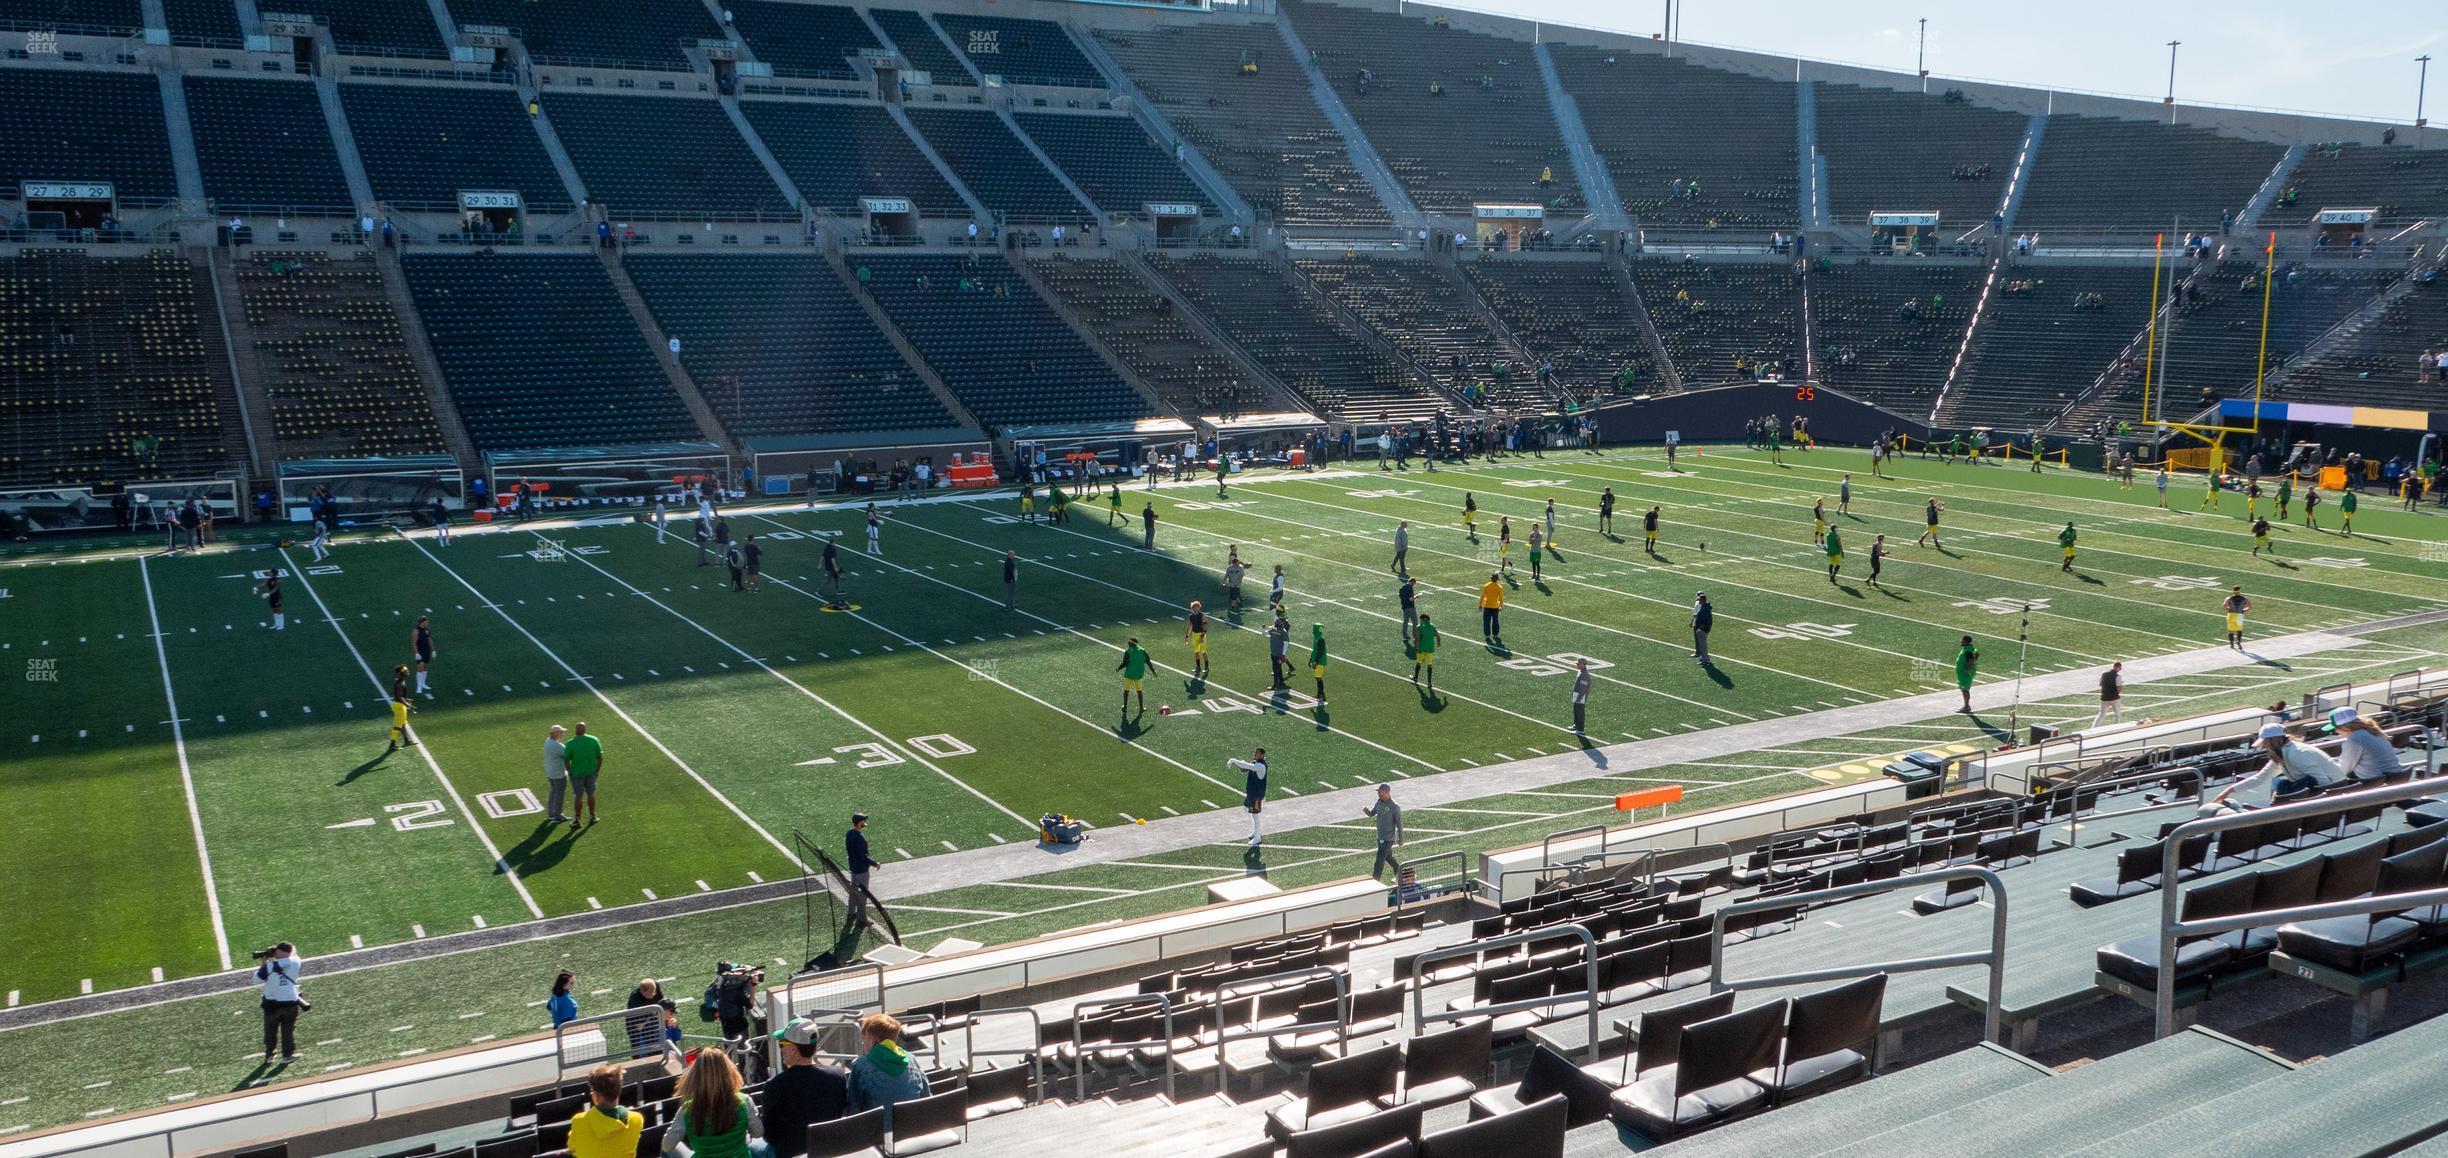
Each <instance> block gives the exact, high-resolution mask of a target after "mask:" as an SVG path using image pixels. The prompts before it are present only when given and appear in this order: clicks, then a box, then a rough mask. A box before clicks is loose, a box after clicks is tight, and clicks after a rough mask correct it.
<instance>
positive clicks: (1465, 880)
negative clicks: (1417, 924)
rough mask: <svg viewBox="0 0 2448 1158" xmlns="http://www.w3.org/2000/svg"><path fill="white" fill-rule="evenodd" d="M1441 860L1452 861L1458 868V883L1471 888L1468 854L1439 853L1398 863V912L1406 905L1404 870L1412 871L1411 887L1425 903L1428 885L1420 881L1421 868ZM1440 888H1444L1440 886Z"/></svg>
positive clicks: (1395, 889) (1396, 872) (1396, 893)
mask: <svg viewBox="0 0 2448 1158" xmlns="http://www.w3.org/2000/svg"><path fill="white" fill-rule="evenodd" d="M1441 860H1452V861H1453V862H1454V864H1455V865H1456V866H1457V871H1458V875H1457V877H1456V878H1455V879H1456V882H1457V883H1459V884H1460V885H1461V886H1462V887H1464V888H1468V887H1470V881H1471V875H1470V855H1469V854H1468V853H1463V852H1438V853H1430V854H1429V855H1427V856H1423V857H1421V858H1419V859H1418V860H1406V861H1396V862H1395V864H1394V908H1395V909H1396V910H1397V911H1400V910H1401V909H1402V907H1403V905H1404V903H1405V901H1404V898H1403V888H1402V874H1403V870H1404V869H1410V870H1411V887H1412V888H1413V889H1414V890H1417V891H1418V892H1419V894H1420V899H1421V900H1423V901H1425V900H1426V899H1427V893H1428V885H1427V884H1426V883H1424V882H1422V881H1421V880H1420V879H1419V866H1421V865H1424V864H1435V863H1436V862H1438V861H1441ZM1439 887H1443V886H1441V885H1440V886H1439Z"/></svg>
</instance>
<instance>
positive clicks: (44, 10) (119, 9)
mask: <svg viewBox="0 0 2448 1158" xmlns="http://www.w3.org/2000/svg"><path fill="white" fill-rule="evenodd" d="M0 21H4V22H5V23H6V24H7V25H8V26H9V27H12V28H29V29H43V30H48V31H53V32H59V33H63V34H72V35H78V36H135V35H137V34H139V33H141V32H143V31H144V26H145V18H144V5H143V4H141V3H139V2H138V0H9V3H8V4H7V5H6V6H5V7H0Z"/></svg>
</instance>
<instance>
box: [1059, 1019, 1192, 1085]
mask: <svg viewBox="0 0 2448 1158" xmlns="http://www.w3.org/2000/svg"><path fill="white" fill-rule="evenodd" d="M1149 1004H1153V1005H1155V1006H1156V1007H1157V1008H1158V1009H1159V1010H1161V1011H1163V1013H1164V1037H1163V1038H1162V1039H1160V1040H1156V1041H1100V1042H1098V1043H1097V1047H1098V1048H1099V1049H1152V1048H1155V1047H1157V1046H1163V1047H1164V1049H1165V1063H1164V1079H1165V1098H1166V1099H1167V1100H1172V1099H1173V1097H1174V1081H1173V996H1172V995H1171V994H1169V993H1137V994H1133V995H1131V996H1129V997H1092V998H1089V999H1088V1000H1086V1001H1081V1002H1077V1003H1075V1004H1073V1005H1072V1006H1071V1056H1072V1058H1073V1060H1075V1061H1076V1062H1078V1063H1079V1064H1078V1069H1077V1070H1076V1071H1074V1073H1073V1074H1072V1079H1073V1087H1072V1088H1073V1092H1074V1093H1076V1094H1077V1095H1078V1096H1079V1100H1081V1101H1083V1102H1084V1101H1087V1100H1088V1050H1087V1040H1086V1038H1085V1037H1083V1036H1082V1034H1081V1032H1080V1015H1081V1014H1084V1013H1086V1012H1088V1011H1089V1010H1093V1009H1114V1008H1125V1007H1129V1006H1137V1005H1149Z"/></svg>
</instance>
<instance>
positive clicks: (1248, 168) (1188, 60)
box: [1096, 23, 1386, 225]
mask: <svg viewBox="0 0 2448 1158" xmlns="http://www.w3.org/2000/svg"><path fill="white" fill-rule="evenodd" d="M1096 37H1097V40H1098V42H1099V43H1101V44H1103V45H1104V46H1105V50H1106V52H1107V53H1109V54H1110V55H1112V57H1113V58H1114V60H1115V61H1116V62H1117V63H1119V64H1120V65H1121V66H1122V69H1123V71H1124V72H1127V73H1129V74H1130V75H1131V79H1132V80H1133V81H1135V82H1136V83H1137V84H1138V86H1139V91H1140V93H1141V94H1142V95H1144V96H1146V97H1147V99H1148V100H1150V101H1152V102H1154V103H1155V105H1156V106H1157V107H1158V108H1160V109H1162V110H1163V111H1164V117H1165V123H1166V124H1169V125H1171V126H1173V129H1174V131H1175V132H1178V133H1180V134H1182V136H1184V137H1186V138H1188V139H1189V141H1190V142H1191V143H1192V144H1194V145H1196V146H1198V150H1199V153H1200V155H1202V156H1204V157H1205V158H1206V159H1207V163H1208V164H1210V165H1212V166H1214V167H1215V169H1216V171H1217V172H1219V173H1221V174H1223V176H1224V179H1225V180H1226V181H1229V182H1231V183H1232V186H1233V188H1234V189H1235V190H1236V191H1238V192H1239V193H1240V194H1241V196H1242V199H1244V200H1246V201H1248V202H1249V204H1250V206H1251V207H1252V208H1253V209H1256V210H1257V211H1258V212H1260V213H1262V214H1265V215H1267V216H1269V217H1272V218H1274V219H1275V220H1278V221H1282V222H1285V223H1286V224H1292V225H1305V224H1328V223H1332V224H1338V225H1343V224H1349V225H1366V224H1374V223H1381V222H1383V221H1385V220H1386V211H1385V207H1384V206H1383V205H1381V204H1379V203H1378V201H1377V195H1376V192H1375V191H1374V190H1372V189H1370V188H1369V184H1368V181H1367V180H1366V179H1365V178H1363V177H1361V176H1360V173H1359V171H1358V170H1356V169H1354V168H1352V166H1351V158H1350V153H1349V151H1348V149H1347V147H1346V146H1345V144H1344V142H1343V136H1342V134H1341V133H1339V132H1337V131H1336V130H1335V128H1334V126H1333V125H1330V124H1328V123H1327V121H1326V116H1325V114H1324V113H1321V112H1319V111H1318V107H1317V101H1316V99H1315V98H1314V97H1312V96H1311V95H1310V93H1309V81H1308V78H1307V75H1306V74H1305V73H1303V72H1302V70H1301V68H1300V66H1299V65H1298V64H1297V63H1296V62H1294V61H1293V60H1291V59H1290V57H1289V54H1288V53H1286V52H1285V50H1284V42H1283V38H1282V37H1281V36H1278V35H1277V34H1276V32H1275V30H1274V29H1273V28H1270V27H1264V26H1246V25H1233V24H1223V23H1213V24H1193V25H1184V26H1173V27H1159V28H1150V29H1128V30H1125V29H1115V28H1099V29H1097V30H1096Z"/></svg>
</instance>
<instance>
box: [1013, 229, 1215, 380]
mask: <svg viewBox="0 0 2448 1158" xmlns="http://www.w3.org/2000/svg"><path fill="white" fill-rule="evenodd" d="M1009 264H1010V265H1011V267H1012V272H1014V273H1017V274H1019V275H1020V280H1021V281H1024V282H1026V283H1028V287H1029V292H1031V293H1034V294H1036V295H1037V297H1038V298H1039V299H1040V300H1042V301H1044V302H1045V304H1046V308H1047V309H1050V310H1052V311H1054V314H1055V316H1056V317H1059V318H1061V319H1062V320H1063V324H1064V325H1066V326H1069V327H1071V332H1072V333H1074V334H1077V335H1079V340H1080V342H1081V343H1082V344H1083V345H1086V346H1087V347H1088V348H1089V349H1091V350H1094V351H1096V356H1097V357H1099V358H1102V359H1104V361H1105V366H1106V368H1107V369H1110V370H1112V371H1113V372H1114V376H1115V377H1118V378H1120V379H1122V380H1123V381H1124V382H1127V383H1129V384H1130V388H1131V389H1133V390H1136V391H1138V392H1139V399H1140V401H1142V402H1144V403H1146V404H1147V407H1148V410H1149V411H1150V412H1155V413H1171V414H1172V415H1173V416H1174V417H1176V418H1180V419H1182V420H1184V421H1191V422H1194V421H1196V420H1197V419H1198V415H1195V414H1182V413H1180V412H1179V411H1176V410H1174V408H1173V406H1172V405H1171V404H1169V403H1167V402H1166V401H1165V399H1164V395H1163V394H1162V393H1161V392H1159V391H1158V390H1157V389H1156V388H1155V387H1154V386H1151V385H1149V384H1148V381H1147V379H1145V378H1142V377H1140V376H1139V375H1138V373H1137V372H1136V371H1134V370H1132V369H1131V368H1130V364H1129V363H1128V362H1125V361H1123V360H1122V356H1121V355H1120V354H1116V353H1114V350H1113V347H1111V346H1108V345H1106V344H1105V341H1104V339H1103V338H1100V337H1098V336H1097V332H1096V327H1094V326H1091V325H1089V324H1088V320H1087V319H1086V318H1083V317H1081V316H1079V311H1077V310H1074V309H1072V308H1071V304H1070V303H1069V302H1066V301H1064V300H1063V299H1062V295H1060V294H1057V293H1055V292H1054V291H1053V290H1052V289H1050V288H1048V287H1047V286H1046V283H1045V279H1044V278H1041V277H1038V276H1037V271H1036V269H1034V268H1033V267H1032V266H1031V264H1030V262H1029V260H1028V258H1027V257H1025V256H1023V255H1022V254H1021V252H1020V251H1018V250H1014V251H1013V252H1012V253H1011V255H1010V262H1009Z"/></svg>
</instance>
